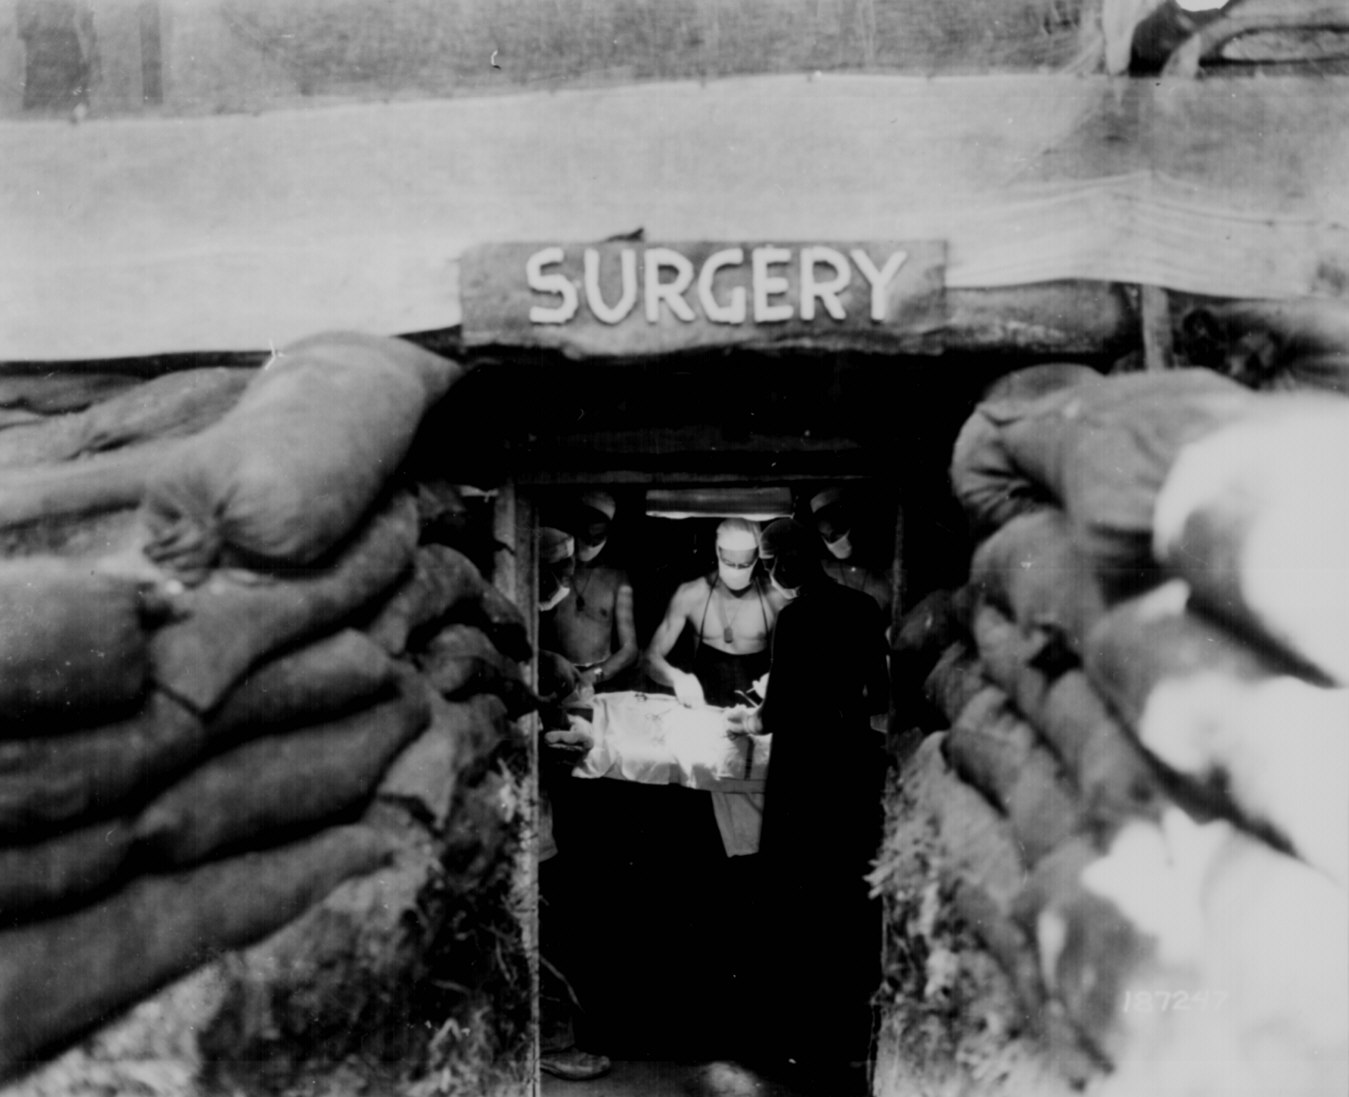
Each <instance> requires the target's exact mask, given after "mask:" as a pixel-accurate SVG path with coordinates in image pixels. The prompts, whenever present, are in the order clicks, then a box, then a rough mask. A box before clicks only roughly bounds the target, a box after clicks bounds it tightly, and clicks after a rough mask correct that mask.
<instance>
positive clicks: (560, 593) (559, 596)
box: [539, 586, 571, 613]
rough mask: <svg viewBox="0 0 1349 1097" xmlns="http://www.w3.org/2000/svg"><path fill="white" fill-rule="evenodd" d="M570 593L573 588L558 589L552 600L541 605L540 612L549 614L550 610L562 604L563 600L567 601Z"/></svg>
mask: <svg viewBox="0 0 1349 1097" xmlns="http://www.w3.org/2000/svg"><path fill="white" fill-rule="evenodd" d="M570 593H571V587H568V586H561V587H558V588H557V590H556V591H554V592H553V596H552V597H551V598H548V599H546V600H545V601H543V602H540V603H539V612H540V613H547V612H548V611H549V610H550V609H552V608H554V607H555V606H556V605H557V604H558V603H560V602H561V601H562V600H563V599H565V598H566V597H567V595H568V594H570Z"/></svg>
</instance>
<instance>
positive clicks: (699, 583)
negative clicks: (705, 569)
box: [670, 575, 712, 616]
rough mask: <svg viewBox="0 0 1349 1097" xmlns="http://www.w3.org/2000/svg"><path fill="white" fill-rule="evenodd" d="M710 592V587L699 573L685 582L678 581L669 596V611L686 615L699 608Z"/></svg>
mask: <svg viewBox="0 0 1349 1097" xmlns="http://www.w3.org/2000/svg"><path fill="white" fill-rule="evenodd" d="M711 593H712V588H711V587H710V586H709V585H708V582H707V580H706V579H705V578H704V577H702V576H701V575H700V576H699V577H698V578H696V579H690V580H689V581H688V582H687V583H680V584H679V588H678V589H677V590H676V591H675V592H674V595H673V596H672V597H671V598H670V611H671V613H680V614H684V615H686V616H687V615H688V614H690V613H692V612H693V611H694V610H695V609H701V608H702V604H703V601H704V600H705V599H706V598H707V596H708V595H709V594H711Z"/></svg>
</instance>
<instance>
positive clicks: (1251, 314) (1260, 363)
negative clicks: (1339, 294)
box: [1179, 298, 1349, 396]
mask: <svg viewBox="0 0 1349 1097" xmlns="http://www.w3.org/2000/svg"><path fill="white" fill-rule="evenodd" d="M1179 345H1180V347H1181V349H1182V350H1183V351H1184V352H1185V353H1186V354H1187V355H1188V356H1189V357H1190V358H1191V360H1193V361H1202V362H1203V364H1204V365H1209V366H1212V367H1214V368H1218V369H1220V370H1222V372H1224V373H1226V374H1228V375H1229V376H1231V377H1234V378H1236V379H1237V380H1238V381H1240V382H1242V383H1243V384H1246V385H1250V386H1251V387H1252V388H1257V389H1261V390H1289V389H1321V390H1325V391H1330V392H1337V393H1339V394H1340V395H1342V396H1349V304H1346V303H1345V302H1344V301H1337V300H1333V299H1328V298H1320V299H1314V300H1311V299H1309V300H1301V301H1297V300H1294V301H1220V302H1210V303H1207V304H1204V305H1201V306H1199V307H1197V308H1194V309H1191V310H1189V311H1188V312H1187V313H1186V314H1185V316H1184V317H1183V318H1182V321H1181V337H1180V340H1179Z"/></svg>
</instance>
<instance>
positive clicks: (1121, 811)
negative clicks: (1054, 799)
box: [974, 605, 1166, 827]
mask: <svg viewBox="0 0 1349 1097" xmlns="http://www.w3.org/2000/svg"><path fill="white" fill-rule="evenodd" d="M974 635H975V641H976V643H977V645H978V648H979V660H980V662H981V663H982V664H983V667H984V673H985V674H986V675H987V676H988V678H989V679H990V680H992V681H993V682H994V684H996V685H997V686H999V687H1000V688H1001V689H1003V690H1005V691H1006V693H1007V694H1008V696H1010V697H1011V698H1012V700H1013V701H1014V702H1015V704H1016V707H1017V709H1018V711H1020V712H1021V713H1022V715H1024V716H1025V718H1026V720H1027V722H1028V723H1029V724H1030V725H1031V726H1032V727H1033V728H1034V729H1035V731H1036V733H1037V734H1038V735H1039V737H1040V738H1041V739H1042V740H1043V741H1044V742H1045V743H1046V744H1047V745H1048V746H1049V748H1050V749H1051V750H1052V751H1053V752H1054V753H1055V754H1056V755H1057V756H1058V758H1059V761H1060V762H1062V764H1063V767H1064V769H1065V770H1066V771H1067V772H1068V775H1069V777H1070V778H1071V779H1072V781H1073V783H1074V784H1075V785H1076V786H1077V788H1078V790H1079V791H1080V792H1081V794H1082V802H1083V807H1084V808H1085V810H1086V814H1087V816H1088V818H1089V819H1090V820H1091V821H1092V822H1094V823H1098V824H1102V825H1104V826H1107V827H1109V826H1114V825H1117V824H1118V823H1120V822H1121V821H1123V820H1124V819H1127V818H1131V817H1135V816H1145V817H1155V816H1156V815H1157V813H1158V812H1159V811H1160V810H1161V807H1162V805H1163V804H1164V803H1165V802H1166V800H1165V797H1164V796H1163V795H1162V792H1161V786H1160V783H1159V780H1158V777H1157V774H1156V772H1155V770H1154V768H1153V766H1152V765H1151V764H1150V763H1149V762H1148V759H1147V758H1146V757H1145V756H1144V754H1143V752H1142V751H1141V750H1140V749H1139V747H1138V744H1137V742H1135V740H1134V738H1133V736H1132V734H1131V733H1130V732H1129V731H1128V730H1127V729H1125V727H1124V726H1123V725H1122V724H1120V723H1119V721H1117V720H1116V719H1115V718H1114V716H1113V715H1112V714H1111V713H1110V710H1109V709H1108V707H1107V706H1106V703H1105V701H1104V699H1103V698H1102V697H1101V696H1100V695H1099V694H1098V693H1097V692H1096V691H1095V690H1094V689H1092V686H1091V683H1090V682H1089V681H1088V680H1087V677H1086V675H1085V674H1083V673H1082V671H1081V670H1079V669H1072V670H1066V671H1063V672H1062V673H1059V674H1055V673H1052V672H1046V671H1045V670H1042V669H1041V668H1040V667H1039V666H1037V665H1036V662H1035V658H1034V657H1035V655H1036V654H1037V653H1038V644H1037V642H1036V641H1035V640H1034V639H1033V638H1027V637H1026V636H1025V635H1024V634H1023V633H1022V632H1021V631H1020V630H1019V629H1017V627H1016V626H1015V625H1014V624H1013V623H1012V622H1011V621H1010V620H1008V619H1007V618H1006V617H1004V616H1003V615H1002V614H1001V613H1000V612H999V611H998V610H997V609H996V608H995V607H993V606H991V605H983V606H980V607H979V610H978V612H977V613H976V614H975V617H974Z"/></svg>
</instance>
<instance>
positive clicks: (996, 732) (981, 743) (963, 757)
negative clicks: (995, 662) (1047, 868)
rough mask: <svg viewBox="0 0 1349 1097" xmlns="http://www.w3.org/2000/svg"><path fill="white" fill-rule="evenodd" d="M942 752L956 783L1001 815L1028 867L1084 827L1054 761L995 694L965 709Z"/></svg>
mask: <svg viewBox="0 0 1349 1097" xmlns="http://www.w3.org/2000/svg"><path fill="white" fill-rule="evenodd" d="M943 750H944V753H945V755H946V759H947V761H949V762H950V763H951V766H952V768H953V769H954V770H955V771H956V772H957V773H958V774H960V776H961V778H962V779H964V780H966V781H968V782H969V783H970V784H972V785H974V786H975V787H976V788H977V789H979V791H980V792H982V793H984V795H985V796H987V797H989V799H990V800H992V801H993V803H995V804H996V805H997V806H998V807H1000V808H1001V809H1002V810H1003V811H1004V812H1005V813H1006V814H1007V817H1008V820H1009V821H1010V822H1011V825H1012V833H1013V834H1014V835H1015V836H1016V840H1017V843H1018V845H1019V846H1020V848H1021V852H1022V856H1023V858H1024V859H1025V861H1026V863H1027V864H1028V865H1033V864H1035V862H1037V861H1038V860H1039V859H1040V858H1041V857H1043V856H1045V854H1047V853H1049V852H1050V851H1051V850H1052V849H1054V848H1055V847H1056V846H1058V845H1060V844H1061V843H1062V842H1064V841H1065V840H1066V839H1067V838H1068V837H1069V836H1070V835H1072V834H1073V833H1075V832H1076V831H1078V830H1080V829H1082V828H1083V826H1084V825H1085V822H1086V819H1085V815H1084V813H1083V811H1082V809H1081V807H1080V805H1079V804H1078V803H1077V801H1076V800H1075V798H1074V797H1073V795H1072V792H1071V790H1070V789H1069V788H1068V787H1067V785H1066V784H1065V782H1064V780H1063V776H1062V772H1061V770H1060V768H1059V765H1058V763H1057V761H1056V760H1055V759H1054V757H1053V755H1051V754H1050V753H1049V751H1048V750H1047V749H1046V748H1045V747H1044V746H1043V745H1042V744H1041V743H1040V742H1039V740H1038V737H1037V736H1036V734H1035V731H1034V729H1032V728H1031V727H1030V725H1029V724H1027V723H1026V722H1025V721H1024V720H1022V719H1021V718H1020V716H1019V715H1018V714H1017V712H1016V710H1015V709H1014V708H1013V707H1012V706H1011V705H1010V704H1009V703H1008V700H1007V697H1006V695H1005V694H1003V693H1002V691H1001V690H992V689H990V690H988V691H986V692H983V693H980V694H979V695H978V696H977V697H975V699H974V700H972V701H971V702H970V703H969V704H968V705H967V706H966V707H965V711H964V712H962V713H961V714H960V717H959V719H958V720H957V721H956V723H955V726H954V727H952V729H951V730H950V732H948V733H947V735H946V739H945V742H944V744H943Z"/></svg>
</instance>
